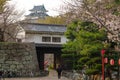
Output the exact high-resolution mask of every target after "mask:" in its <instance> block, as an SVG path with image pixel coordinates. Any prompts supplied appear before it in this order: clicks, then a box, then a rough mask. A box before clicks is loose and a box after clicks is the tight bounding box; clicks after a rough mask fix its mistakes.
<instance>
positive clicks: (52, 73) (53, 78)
mask: <svg viewBox="0 0 120 80" xmlns="http://www.w3.org/2000/svg"><path fill="white" fill-rule="evenodd" d="M4 80H71V79H67V78H66V77H63V76H62V77H61V79H58V78H57V73H56V71H54V70H51V71H50V73H49V76H46V77H37V78H9V79H4Z"/></svg>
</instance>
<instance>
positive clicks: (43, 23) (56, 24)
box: [22, 22, 66, 27]
mask: <svg viewBox="0 0 120 80" xmlns="http://www.w3.org/2000/svg"><path fill="white" fill-rule="evenodd" d="M22 23H23V24H34V25H48V26H64V27H66V25H64V24H44V23H30V22H27V23H26V22H22Z"/></svg>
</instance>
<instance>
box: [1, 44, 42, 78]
mask: <svg viewBox="0 0 120 80" xmlns="http://www.w3.org/2000/svg"><path fill="white" fill-rule="evenodd" d="M0 71H2V72H4V76H5V77H29V76H38V75H40V72H39V71H40V70H39V66H38V61H37V55H36V49H35V44H34V43H0Z"/></svg>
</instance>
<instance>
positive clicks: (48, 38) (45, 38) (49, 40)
mask: <svg viewBox="0 0 120 80" xmlns="http://www.w3.org/2000/svg"><path fill="white" fill-rule="evenodd" d="M42 42H51V37H42Z"/></svg>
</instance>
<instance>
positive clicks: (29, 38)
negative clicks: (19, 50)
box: [24, 34, 67, 44]
mask: <svg viewBox="0 0 120 80" xmlns="http://www.w3.org/2000/svg"><path fill="white" fill-rule="evenodd" d="M42 36H48V37H61V42H42ZM51 39H52V38H51ZM51 41H52V40H51ZM66 41H67V39H66V37H65V36H64V35H48V34H47V35H45V34H26V37H25V40H24V42H35V43H43V44H44V43H45V44H64V43H66Z"/></svg>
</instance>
